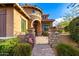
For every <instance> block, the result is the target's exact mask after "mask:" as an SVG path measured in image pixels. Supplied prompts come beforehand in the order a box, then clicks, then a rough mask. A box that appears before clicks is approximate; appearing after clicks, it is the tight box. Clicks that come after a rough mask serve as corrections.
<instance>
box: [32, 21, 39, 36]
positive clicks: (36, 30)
mask: <svg viewBox="0 0 79 59" xmlns="http://www.w3.org/2000/svg"><path fill="white" fill-rule="evenodd" d="M33 28H34V29H35V35H36V36H37V35H38V32H39V28H40V22H39V21H38V20H35V21H34V22H33Z"/></svg>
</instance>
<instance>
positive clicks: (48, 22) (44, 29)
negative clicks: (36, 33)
mask: <svg viewBox="0 0 79 59" xmlns="http://www.w3.org/2000/svg"><path fill="white" fill-rule="evenodd" d="M48 17H49V15H48V14H43V15H42V21H41V22H42V33H43V32H48V30H49V28H50V27H52V23H53V21H54V19H49V18H48Z"/></svg>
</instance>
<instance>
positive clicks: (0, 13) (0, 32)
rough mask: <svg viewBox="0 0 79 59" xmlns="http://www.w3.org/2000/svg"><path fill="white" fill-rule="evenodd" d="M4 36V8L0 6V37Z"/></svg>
mask: <svg viewBox="0 0 79 59" xmlns="http://www.w3.org/2000/svg"><path fill="white" fill-rule="evenodd" d="M4 36H6V9H5V8H1V7H0V37H4Z"/></svg>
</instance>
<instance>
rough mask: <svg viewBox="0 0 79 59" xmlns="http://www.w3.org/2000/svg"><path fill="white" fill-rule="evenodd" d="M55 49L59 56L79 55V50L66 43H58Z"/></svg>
mask: <svg viewBox="0 0 79 59" xmlns="http://www.w3.org/2000/svg"><path fill="white" fill-rule="evenodd" d="M56 50H57V54H58V55H59V56H79V50H77V49H75V48H73V47H72V46H69V45H66V44H58V45H57V46H56Z"/></svg>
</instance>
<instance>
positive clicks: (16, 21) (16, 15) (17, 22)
mask: <svg viewBox="0 0 79 59" xmlns="http://www.w3.org/2000/svg"><path fill="white" fill-rule="evenodd" d="M13 11H14V17H13V18H14V29H13V30H14V31H13V32H14V33H13V34H14V35H20V34H25V32H21V18H22V19H24V20H25V21H26V30H28V20H27V19H26V18H25V17H24V16H23V15H21V14H20V13H19V12H18V11H17V10H16V9H14V10H13Z"/></svg>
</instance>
